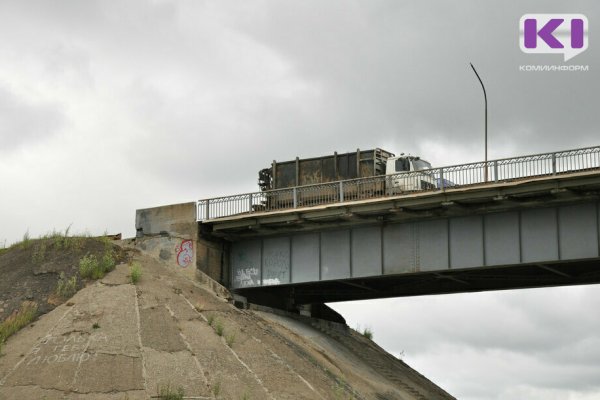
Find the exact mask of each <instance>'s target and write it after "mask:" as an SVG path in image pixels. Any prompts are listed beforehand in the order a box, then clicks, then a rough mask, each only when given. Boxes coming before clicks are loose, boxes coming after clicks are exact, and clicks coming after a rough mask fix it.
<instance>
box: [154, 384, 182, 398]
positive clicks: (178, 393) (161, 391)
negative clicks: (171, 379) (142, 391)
mask: <svg viewBox="0 0 600 400" xmlns="http://www.w3.org/2000/svg"><path fill="white" fill-rule="evenodd" d="M184 395H185V393H184V391H183V388H182V387H181V386H180V387H178V388H177V390H175V389H174V388H171V385H166V386H159V387H158V398H159V399H161V400H182V399H183V396H184Z"/></svg>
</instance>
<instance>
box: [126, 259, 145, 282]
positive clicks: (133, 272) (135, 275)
mask: <svg viewBox="0 0 600 400" xmlns="http://www.w3.org/2000/svg"><path fill="white" fill-rule="evenodd" d="M141 277H142V267H141V265H140V263H139V262H134V263H133V264H132V265H131V268H130V269H129V279H130V280H131V283H133V284H134V285H135V284H137V283H138V282H139V280H140V278H141Z"/></svg>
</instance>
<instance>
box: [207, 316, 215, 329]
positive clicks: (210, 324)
mask: <svg viewBox="0 0 600 400" xmlns="http://www.w3.org/2000/svg"><path fill="white" fill-rule="evenodd" d="M207 322H208V326H213V323H214V322H215V315H214V314H210V315H209V316H208V318H207Z"/></svg>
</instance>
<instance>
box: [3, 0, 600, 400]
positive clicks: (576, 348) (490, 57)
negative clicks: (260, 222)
mask: <svg viewBox="0 0 600 400" xmlns="http://www.w3.org/2000/svg"><path fill="white" fill-rule="evenodd" d="M557 12H563V13H565V12H566V13H583V14H585V15H586V16H587V18H588V20H589V23H590V29H589V34H590V46H589V49H588V50H587V51H585V52H583V53H582V54H580V55H578V56H577V57H575V58H573V59H572V60H570V61H568V62H567V63H568V64H576V65H589V71H587V72H523V71H519V66H520V65H528V64H535V65H547V64H549V65H564V62H563V59H562V56H560V55H531V54H524V53H522V52H521V50H520V49H519V45H518V39H519V27H518V22H519V18H520V17H521V16H522V15H523V14H525V13H557ZM599 14H600V4H598V2H597V1H593V0H590V1H572V2H569V3H568V4H567V3H565V2H559V1H552V2H548V1H537V2H536V1H511V2H500V1H496V2H491V1H475V0H472V1H460V2H458V1H455V2H446V1H441V0H440V1H430V2H421V1H416V0H415V1H396V0H389V1H385V0H372V1H367V0H363V1H348V0H345V1H341V0H340V1H332V0H327V1H262V0H256V1H254V0H250V1H247V0H245V1H241V0H240V1H198V0H195V1H134V0H131V1H127V2H115V1H80V0H72V1H52V2H49V1H7V0H2V1H0V246H2V245H3V244H6V245H10V244H11V243H12V242H14V241H16V240H19V239H20V238H21V237H22V236H23V234H24V233H25V232H29V233H30V234H31V235H32V236H36V235H40V234H43V233H45V232H47V231H49V230H52V229H65V228H66V227H67V226H69V225H72V228H71V229H72V231H76V232H85V231H88V232H90V233H93V234H101V233H103V232H105V231H108V232H110V233H116V232H122V233H123V234H124V235H125V236H133V235H134V233H135V229H134V216H135V209H137V208H144V207H150V206H157V205H163V204H171V203H178V202H186V201H193V200H196V199H198V198H205V197H211V196H217V195H223V194H232V193H237V192H247V191H254V190H256V181H257V171H258V170H259V169H260V168H263V167H265V166H267V165H269V163H270V162H271V160H273V159H278V160H286V159H290V158H293V157H295V156H297V155H298V156H300V157H306V156H318V155H322V154H327V153H332V152H333V151H335V150H337V151H339V152H343V151H352V150H355V149H356V148H365V149H366V148H373V147H382V148H384V149H387V150H389V151H392V152H395V153H400V152H406V153H412V154H419V155H421V156H423V157H424V158H426V159H428V160H430V161H431V162H432V164H434V165H437V166H441V165H448V164H457V163H463V162H470V161H477V160H480V159H482V158H483V98H482V92H481V87H480V86H479V83H478V81H477V80H476V78H475V76H474V74H473V72H472V70H471V69H470V67H469V62H473V63H474V64H475V66H476V67H477V69H478V71H479V73H480V75H481V76H482V78H483V80H484V82H485V84H486V87H487V90H488V98H489V108H490V115H489V144H490V148H489V153H490V158H499V157H509V156H515V155H523V154H528V153H537V152H546V151H552V150H559V149H567V148H576V147H584V146H594V145H599V144H600V135H599V133H598V126H600V124H599V122H600V113H599V112H598V109H599V101H598V93H600V74H599V73H598V68H599V67H600V47H597V46H595V44H596V43H597V42H596V38H595V33H596V32H597V31H596V30H595V23H596V21H600V15H599ZM599 306H600V288H599V287H597V286H590V287H577V288H558V289H543V290H526V291H508V292H502V293H497V292H490V293H482V294H465V295H451V296H438V297H421V298H410V299H392V300H385V301H384V300H380V301H371V302H361V303H352V304H340V305H337V308H338V309H339V310H341V311H342V312H343V313H344V315H345V316H346V317H347V319H348V321H349V323H350V324H351V325H353V326H356V325H358V324H361V326H363V327H364V326H370V327H371V328H372V329H373V330H374V332H375V339H376V340H377V341H378V342H379V343H380V344H381V345H382V346H384V347H385V348H386V349H388V350H389V351H391V352H393V353H394V354H396V355H402V357H403V359H404V360H405V361H407V362H408V363H409V364H411V365H413V366H414V367H415V368H417V369H418V370H419V371H420V372H422V373H423V374H425V375H426V376H428V377H429V378H431V379H432V380H433V381H435V382H437V383H439V384H440V385H442V386H443V387H444V388H445V389H447V390H448V391H449V392H451V393H452V394H453V395H455V396H456V397H458V398H461V399H517V398H519V399H521V398H531V399H586V400H587V399H597V398H600V317H599V316H598V312H597V310H598V307H599ZM390 313H391V314H392V316H390Z"/></svg>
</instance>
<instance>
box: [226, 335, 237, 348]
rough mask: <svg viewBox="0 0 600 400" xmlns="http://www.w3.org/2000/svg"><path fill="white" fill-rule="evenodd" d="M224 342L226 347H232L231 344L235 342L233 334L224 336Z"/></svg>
mask: <svg viewBox="0 0 600 400" xmlns="http://www.w3.org/2000/svg"><path fill="white" fill-rule="evenodd" d="M225 342H227V346H229V347H231V346H233V343H234V342H235V333H232V334H231V335H227V336H225Z"/></svg>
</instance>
